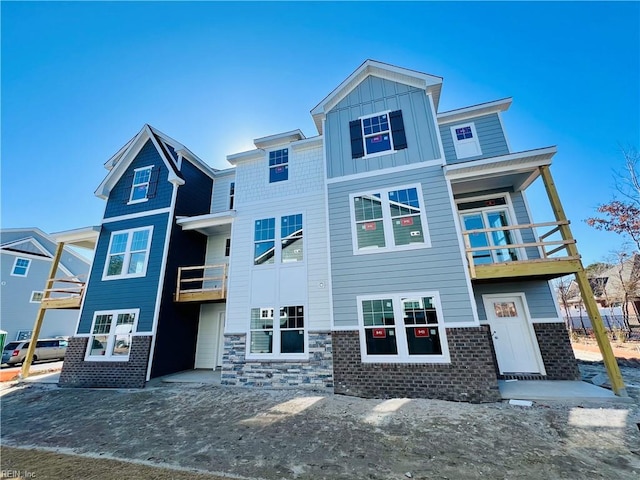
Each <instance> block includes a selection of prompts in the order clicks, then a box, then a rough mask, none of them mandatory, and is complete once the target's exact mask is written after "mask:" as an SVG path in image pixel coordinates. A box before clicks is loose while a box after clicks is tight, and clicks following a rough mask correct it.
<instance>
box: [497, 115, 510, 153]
mask: <svg viewBox="0 0 640 480" xmlns="http://www.w3.org/2000/svg"><path fill="white" fill-rule="evenodd" d="M498 120H499V121H500V128H501V129H502V135H503V136H504V141H505V142H506V143H507V150H508V151H509V153H511V142H509V137H508V135H507V131H506V130H505V129H504V123H503V121H502V111H500V112H498Z"/></svg>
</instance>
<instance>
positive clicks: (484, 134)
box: [440, 113, 509, 164]
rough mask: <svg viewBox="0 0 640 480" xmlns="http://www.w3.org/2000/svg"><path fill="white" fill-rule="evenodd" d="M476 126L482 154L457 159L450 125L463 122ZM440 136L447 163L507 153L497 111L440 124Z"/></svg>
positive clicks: (505, 140)
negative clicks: (469, 118)
mask: <svg viewBox="0 0 640 480" xmlns="http://www.w3.org/2000/svg"><path fill="white" fill-rule="evenodd" d="M471 122H473V124H474V125H475V127H476V133H477V134H478V139H479V140H480V149H481V150H482V155H478V156H475V157H468V158H462V159H458V158H457V157H456V151H455V148H454V147H453V137H452V136H451V127H452V126H454V125H462V124H463V123H471ZM440 137H441V138H442V147H443V148H444V156H445V158H446V159H447V163H448V164H453V163H460V162H468V161H470V160H478V159H481V158H489V157H497V156H500V155H506V154H508V153H509V147H508V146H507V139H506V138H505V135H504V131H503V130H502V124H501V123H500V118H499V117H498V114H497V113H492V114H490V115H484V116H481V117H477V118H473V119H471V120H465V121H462V122H453V123H448V124H446V125H440Z"/></svg>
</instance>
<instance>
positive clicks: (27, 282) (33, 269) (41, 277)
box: [0, 228, 90, 342]
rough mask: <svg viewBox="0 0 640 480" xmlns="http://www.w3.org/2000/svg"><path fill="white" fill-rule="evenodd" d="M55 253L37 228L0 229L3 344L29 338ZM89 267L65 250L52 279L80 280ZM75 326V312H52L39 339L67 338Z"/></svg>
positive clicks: (85, 262)
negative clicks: (4, 341)
mask: <svg viewBox="0 0 640 480" xmlns="http://www.w3.org/2000/svg"><path fill="white" fill-rule="evenodd" d="M55 252H56V242H55V240H54V239H53V238H52V237H51V236H50V235H48V234H46V233H44V232H43V231H42V230H40V229H38V228H5V229H2V230H0V259H1V260H0V268H1V270H2V272H1V273H0V275H1V278H2V282H1V290H0V291H1V292H2V302H0V325H1V326H0V328H2V329H3V330H5V331H6V332H7V336H6V342H11V341H14V340H25V339H28V338H31V333H32V330H33V325H34V321H35V319H36V315H37V313H38V309H39V308H40V302H41V300H42V298H43V296H44V289H45V287H46V284H47V280H48V279H49V274H50V271H51V262H52V261H53V257H54V255H55ZM89 266H90V262H89V260H87V259H86V258H84V257H83V256H82V255H79V254H78V253H76V252H74V251H73V250H72V249H69V248H66V249H65V250H64V252H63V254H62V257H61V259H60V264H59V267H58V271H57V273H56V277H59V278H64V277H67V278H71V279H76V280H78V281H82V279H84V278H86V276H87V274H88V273H89ZM77 323H78V312H74V311H70V310H56V311H52V312H51V313H50V315H49V316H47V318H46V321H45V322H44V324H43V325H42V330H41V333H40V337H58V336H64V337H66V336H71V335H73V334H74V333H75V329H76V325H77Z"/></svg>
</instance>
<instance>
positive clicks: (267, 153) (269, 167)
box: [264, 144, 291, 188]
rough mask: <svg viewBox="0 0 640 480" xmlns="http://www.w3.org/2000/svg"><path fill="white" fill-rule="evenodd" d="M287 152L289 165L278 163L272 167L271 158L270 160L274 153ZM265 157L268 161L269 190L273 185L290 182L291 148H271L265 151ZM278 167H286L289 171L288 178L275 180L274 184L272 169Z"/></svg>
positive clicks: (286, 146) (283, 146)
mask: <svg viewBox="0 0 640 480" xmlns="http://www.w3.org/2000/svg"><path fill="white" fill-rule="evenodd" d="M283 150H286V151H287V163H278V164H275V165H271V158H269V157H270V156H271V154H272V153H274V152H280V151H283ZM264 157H265V159H266V160H267V169H268V170H267V174H268V175H267V188H269V185H273V184H279V183H280V182H288V181H289V164H290V163H291V159H290V158H289V146H288V144H287V145H281V146H280V147H277V148H269V149H266V150H264ZM278 167H286V170H287V178H282V179H280V180H274V181H273V182H272V181H271V169H275V168H278Z"/></svg>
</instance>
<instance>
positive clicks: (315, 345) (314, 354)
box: [222, 332, 333, 390]
mask: <svg viewBox="0 0 640 480" xmlns="http://www.w3.org/2000/svg"><path fill="white" fill-rule="evenodd" d="M245 352H246V335H225V339H224V354H223V356H222V385H236V386H243V387H263V388H296V389H310V390H325V389H332V388H333V360H332V343H331V333H330V332H313V333H309V360H291V361H281V360H280V361H274V362H270V361H258V360H246V359H245Z"/></svg>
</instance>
